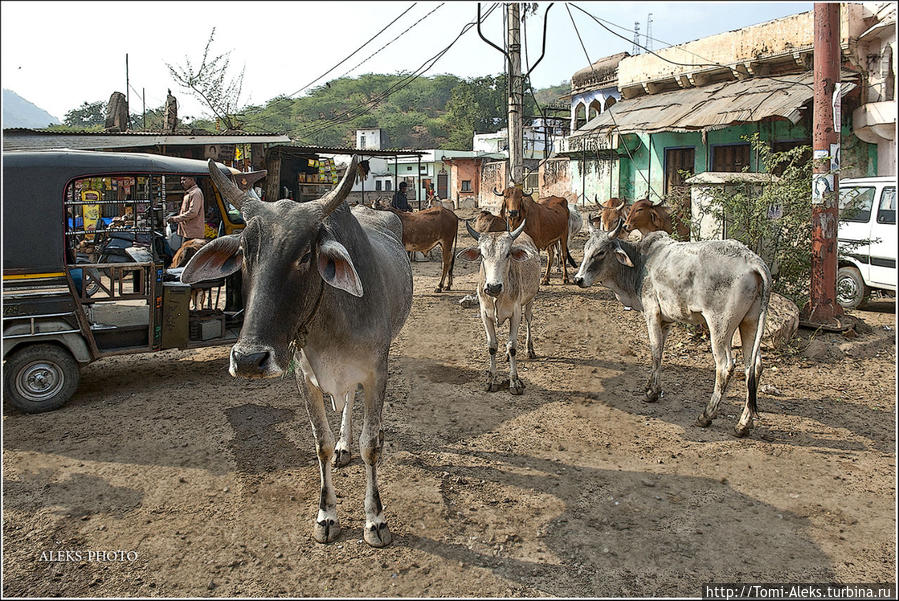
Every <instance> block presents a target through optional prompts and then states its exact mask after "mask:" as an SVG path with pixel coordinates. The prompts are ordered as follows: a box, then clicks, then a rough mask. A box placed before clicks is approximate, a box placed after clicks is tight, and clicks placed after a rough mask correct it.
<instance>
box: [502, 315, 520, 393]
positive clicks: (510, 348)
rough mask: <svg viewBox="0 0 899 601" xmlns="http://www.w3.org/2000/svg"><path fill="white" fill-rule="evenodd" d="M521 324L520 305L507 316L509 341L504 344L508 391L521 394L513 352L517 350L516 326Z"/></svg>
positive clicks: (516, 361)
mask: <svg viewBox="0 0 899 601" xmlns="http://www.w3.org/2000/svg"><path fill="white" fill-rule="evenodd" d="M520 325H521V305H519V306H518V307H516V308H515V311H513V312H512V317H510V318H509V342H508V343H507V344H506V355H507V356H508V357H509V392H511V393H512V394H521V393H522V392H524V382H522V381H521V379H520V378H519V377H518V360H517V359H516V358H515V354H516V353H517V352H518V327H519V326H520Z"/></svg>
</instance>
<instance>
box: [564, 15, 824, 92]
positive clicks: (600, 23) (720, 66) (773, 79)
mask: <svg viewBox="0 0 899 601" xmlns="http://www.w3.org/2000/svg"><path fill="white" fill-rule="evenodd" d="M565 4H566V8H567V7H568V5H569V4H570V5H571V6H573V7H575V8H576V9H578V10H579V11H581V12H582V13H584V14H585V15H587V16H588V17H590V18H591V19H593V20H594V21H596V23H597V24H599V26H600V27H602V28H603V29H605V30H606V31H608V32H609V33H611V34H612V35H614V36H617V37H619V38H621V39H622V40H624V41H626V42H628V43H633V44H634V45H635V46H637V47H638V48H642V49H643V50H645V51H646V52H648V53H649V54H651V55H653V56H655V57H656V58H659V59H661V60H663V61H665V62H666V63H670V64H672V65H676V66H678V67H719V68H722V69H730V67H729V66H728V65H722V64H720V63H715V62H708V63H680V62H677V61H673V60H670V59H667V58H665V57H664V56H661V55H659V54H658V53H656V52H653V51H652V50H650V49H649V48H647V47H646V46H642V45H640V44H639V43H638V42H635V41H633V40H629V39H627V38H626V37H624V36H623V35H621V34H618V33H615V32H614V31H612V30H611V29H609V28H608V27H606V25H605V24H604V23H603V22H602V21H603V20H602V19H599V18H598V17H595V16H594V15H592V14H590V13H589V12H587V11H586V10H584V9H583V8H581V7H580V6H578V5H577V4H575V3H573V2H566V3H565ZM568 14H569V16H570V15H571V11H570V10H569V11H568ZM571 22H572V23H574V18H573V17H572V20H571ZM616 27H618V28H619V29H624V30H625V31H633V30H629V29H627V28H626V27H622V26H621V25H616ZM656 41H658V40H656ZM690 54H693V53H692V52H691V53H690ZM693 55H694V56H699V55H696V54H693ZM699 58H703V57H699ZM704 60H708V59H704ZM591 65H592V63H591ZM766 79H770V80H772V81H777V82H779V83H785V84H789V85H790V86H797V85H798V86H805V87H807V88H809V89H810V90H813V89H814V86H812V85H810V84H807V83H804V82H801V81H788V80H783V79H777V78H775V77H766Z"/></svg>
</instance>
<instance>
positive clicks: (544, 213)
mask: <svg viewBox="0 0 899 601" xmlns="http://www.w3.org/2000/svg"><path fill="white" fill-rule="evenodd" d="M493 193H494V194H496V195H497V196H502V198H503V204H502V208H501V210H500V216H501V217H503V218H507V219H508V220H509V224H510V227H511V228H512V229H514V228H517V227H518V226H519V225H520V224H521V222H522V221H523V220H526V223H527V225H526V226H525V228H524V232H525V233H526V234H527V235H528V236H530V237H531V239H532V240H533V241H534V245H535V246H536V247H537V249H538V250H544V249H546V253H547V255H549V261H548V262H547V264H546V272H545V273H544V274H543V280H542V281H541V283H542V284H543V285H547V284H549V270H550V268H551V267H552V264H553V245H554V244H555V243H556V242H559V241H561V242H562V249H564V250H565V254H566V256H567V258H568V261H569V262H570V263H571V266H572V267H577V263H576V262H575V261H574V259H572V258H571V253H570V252H569V251H568V201H567V200H565V199H564V198H562V197H561V196H547V197H546V198H541V199H540V200H539V201H535V200H534V197H533V196H532V195H531V194H525V193H524V192H523V191H522V189H521V188H518V187H516V186H510V187H508V188H506V190H505V192H503V193H502V194H500V193H499V192H497V190H496V189H495V188H494V190H493ZM562 249H559V253H560V255H561V252H562ZM559 259H560V260H561V263H562V281H563V282H564V283H566V284H567V283H568V264H567V263H566V262H565V257H562V256H560V257H559Z"/></svg>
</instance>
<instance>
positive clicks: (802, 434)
mask: <svg viewBox="0 0 899 601" xmlns="http://www.w3.org/2000/svg"><path fill="white" fill-rule="evenodd" d="M464 244H467V242H466V241H465V240H464V239H463V238H460V242H459V245H460V248H461V247H462V245H464ZM580 244H581V245H582V244H583V241H582V240H581V241H580ZM575 248H576V247H575ZM574 254H575V257H577V258H579V257H580V251H579V250H576V251H575V252H574ZM438 270H439V263H436V262H431V263H416V264H414V271H415V277H416V281H415V284H416V286H415V287H416V292H415V301H414V304H413V308H412V314H411V315H410V317H409V320H408V322H407V324H406V326H405V328H404V330H403V331H402V333H401V335H400V337H399V339H398V340H397V341H396V342H395V344H394V346H393V350H392V355H391V364H390V378H389V384H388V401H387V404H386V406H385V410H384V417H385V435H386V446H385V451H384V457H383V459H382V467H381V469H380V471H379V478H380V483H381V495H382V499H383V502H384V504H385V507H386V512H387V515H388V519H389V520H390V527H391V530H392V532H393V535H394V542H393V544H392V545H391V546H390V547H388V548H386V549H382V550H375V549H371V548H369V547H368V546H367V545H366V544H365V543H363V542H362V526H363V523H364V516H363V512H362V500H363V495H364V479H365V476H364V470H363V466H362V462H361V459H359V457H358V447H357V446H356V445H355V444H354V448H353V452H354V458H353V462H352V463H351V464H350V465H349V466H347V467H345V468H342V469H340V470H337V471H336V475H335V482H336V486H337V491H338V494H339V495H340V498H339V505H338V509H339V512H340V516H341V520H342V523H343V535H342V537H341V538H340V539H339V540H338V541H337V542H335V543H333V544H331V545H327V546H324V545H320V544H317V543H315V542H314V541H313V539H312V536H311V524H312V519H313V517H314V516H315V511H316V507H317V501H318V482H319V477H318V469H317V460H316V458H315V452H314V443H313V439H312V434H311V431H310V428H309V425H308V420H307V418H306V413H305V409H304V408H303V406H302V404H301V403H300V401H299V400H298V396H297V393H296V390H295V387H294V384H293V380H292V378H285V379H283V380H277V381H251V382H247V381H239V380H235V379H232V378H231V377H230V376H228V374H227V356H228V349H227V348H211V349H204V350H201V351H192V352H181V351H164V352H160V353H156V354H153V355H143V356H130V357H119V358H111V359H106V360H103V361H100V362H98V363H95V364H93V365H90V366H88V367H87V368H85V369H84V371H83V375H82V383H81V387H80V390H79V392H78V393H77V394H76V396H75V397H74V398H73V400H72V401H71V402H70V403H69V405H67V406H66V407H64V408H63V409H61V410H59V411H56V412H52V413H48V414H42V415H23V414H20V413H18V412H16V411H15V410H13V409H11V408H5V409H4V418H3V427H4V443H3V446H4V455H3V481H4V510H5V511H4V514H3V529H4V530H3V534H4V553H5V557H4V566H3V569H4V590H3V593H4V594H5V595H31V596H57V595H66V596H83V595H90V596H133V595H142V596H144V595H149V596H180V595H186V596H232V595H240V596H248V595H252V596H261V595H291V596H446V595H453V596H476V597H489V596H500V595H504V596H511V595H514V596H609V595H611V596H617V595H637V594H641V595H690V596H696V595H698V594H700V585H701V583H703V582H728V581H756V582H776V581H805V582H815V581H818V582H821V581H845V582H883V581H892V580H893V579H894V573H895V569H896V551H895V550H896V539H895V529H896V521H895V515H894V504H895V493H894V490H895V478H896V472H895V465H896V455H895V449H896V439H895V430H894V427H895V410H896V404H895V396H896V391H895V387H894V375H895V362H896V348H895V342H894V336H895V327H896V321H895V317H894V315H893V311H894V305H893V303H892V302H881V303H877V304H875V305H874V306H873V307H872V310H869V311H861V312H857V313H856V315H858V316H860V317H862V318H863V319H864V320H865V322H866V323H867V324H868V325H870V326H871V328H872V330H873V331H871V332H867V333H865V334H863V335H862V336H860V337H859V338H856V339H854V340H847V339H846V338H844V337H842V336H839V335H832V334H827V335H819V336H816V339H818V340H823V342H824V346H823V347H821V346H820V345H818V352H817V354H816V355H815V356H816V357H817V358H815V359H809V358H807V357H805V356H803V355H802V354H801V353H797V354H794V355H783V356H776V357H772V356H771V354H770V353H767V354H766V355H765V361H766V366H767V369H766V370H765V373H764V376H763V378H762V382H761V383H762V385H763V386H765V388H763V392H762V394H761V396H760V400H759V406H760V410H761V412H762V420H761V422H760V423H759V425H758V427H757V429H756V430H754V431H753V432H752V434H751V437H750V438H748V439H735V438H733V437H732V436H731V434H730V432H731V430H732V428H733V426H734V424H735V423H736V419H737V416H738V412H739V408H740V406H741V404H742V399H743V395H744V394H745V383H744V382H743V381H742V380H741V379H737V380H735V381H734V382H733V384H732V385H731V388H730V391H729V395H728V398H727V399H725V401H723V403H722V411H721V416H720V417H719V418H718V419H717V420H716V421H715V422H714V423H713V424H712V426H711V427H710V428H708V429H701V428H698V427H696V426H695V425H694V421H695V419H696V416H697V415H698V414H699V413H700V411H701V410H702V407H703V405H704V404H705V403H706V401H707V400H708V397H709V395H710V393H711V390H712V387H713V381H714V371H713V368H712V365H713V362H712V357H711V352H710V351H709V348H708V345H707V343H706V342H704V341H701V340H694V339H692V338H691V336H690V333H689V332H688V331H687V330H685V329H681V328H676V329H675V330H674V331H673V332H672V335H671V338H670V339H669V342H668V345H667V347H666V355H665V368H664V372H663V380H662V381H663V386H664V387H665V391H666V392H665V396H664V398H663V399H662V400H661V401H660V402H659V403H657V404H646V403H645V402H644V401H643V400H642V397H641V389H642V384H643V382H644V380H645V378H646V376H647V374H648V366H649V351H648V342H647V335H646V330H645V326H644V325H643V321H642V316H641V315H640V314H639V313H638V312H636V311H630V312H628V311H624V310H623V309H622V307H621V305H620V304H619V303H618V302H617V301H615V300H614V298H613V297H612V296H611V294H610V293H609V292H607V291H605V290H603V289H599V288H594V289H589V290H581V289H578V288H576V287H574V286H562V285H561V284H560V283H559V282H560V280H559V277H558V276H554V278H553V284H552V285H551V286H548V287H541V291H540V294H539V295H538V297H537V304H536V318H535V347H536V351H537V354H538V355H539V358H538V359H537V360H535V361H523V362H522V364H521V365H522V367H521V374H522V378H523V379H524V381H525V383H526V385H527V389H526V390H525V393H524V395H522V396H512V395H510V394H509V393H508V391H506V390H502V391H499V392H496V393H492V394H488V393H485V392H483V390H482V388H481V384H482V373H483V370H484V369H485V368H486V365H487V353H486V343H485V339H484V334H483V331H482V327H481V324H480V320H479V318H478V316H477V309H476V308H473V309H463V308H461V307H460V306H459V304H458V300H459V299H460V297H461V296H462V295H463V294H466V293H469V292H471V291H472V290H473V288H474V281H475V275H476V272H475V266H474V265H471V264H466V263H463V262H461V261H459V262H457V264H456V283H455V286H454V290H453V291H452V292H449V293H443V294H436V293H434V292H432V291H433V290H434V287H435V285H436V283H437V280H438V277H439V271H438ZM886 328H890V329H889V330H887V329H886ZM503 332H504V333H505V334H507V332H508V330H507V329H506V328H504V330H503ZM522 336H523V334H522ZM809 337H810V333H809V332H807V331H804V332H802V334H801V340H800V343H799V347H800V349H801V348H802V347H803V346H804V345H806V344H807V341H808V339H809ZM504 338H505V336H504V335H503V336H501V338H500V341H501V344H502V343H503V341H504ZM841 345H842V348H841ZM822 348H823V350H824V352H821V350H822ZM507 368H508V366H507V364H505V363H500V370H501V372H502V371H503V370H507ZM765 391H767V392H765ZM357 411H358V412H359V419H357V424H360V425H361V421H360V420H361V407H360V405H359V404H358V403H357ZM332 425H333V426H334V427H335V431H336V427H337V425H338V416H337V415H336V414H332ZM50 551H53V552H54V553H55V554H51V555H48V552H50ZM66 551H69V552H70V554H69V556H68V557H66V555H65V552H66ZM76 552H80V553H81V559H80V560H79V559H78V558H77V556H76V555H75V553H76ZM89 552H94V554H93V555H89ZM97 552H104V553H106V555H105V556H102V555H98V554H97ZM116 552H120V553H116ZM60 553H61V554H60Z"/></svg>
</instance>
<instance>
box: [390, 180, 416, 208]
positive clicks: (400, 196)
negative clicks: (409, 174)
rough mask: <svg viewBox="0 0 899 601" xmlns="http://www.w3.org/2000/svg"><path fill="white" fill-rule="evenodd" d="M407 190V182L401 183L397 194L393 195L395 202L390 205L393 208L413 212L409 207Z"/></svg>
mask: <svg viewBox="0 0 899 601" xmlns="http://www.w3.org/2000/svg"><path fill="white" fill-rule="evenodd" d="M406 188H407V184H406V182H400V186H399V188H398V189H397V191H396V194H394V195H393V202H391V203H390V204H391V206H392V207H393V208H395V209H399V210H400V211H406V212H411V211H412V207H410V206H409V199H408V198H406Z"/></svg>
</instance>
